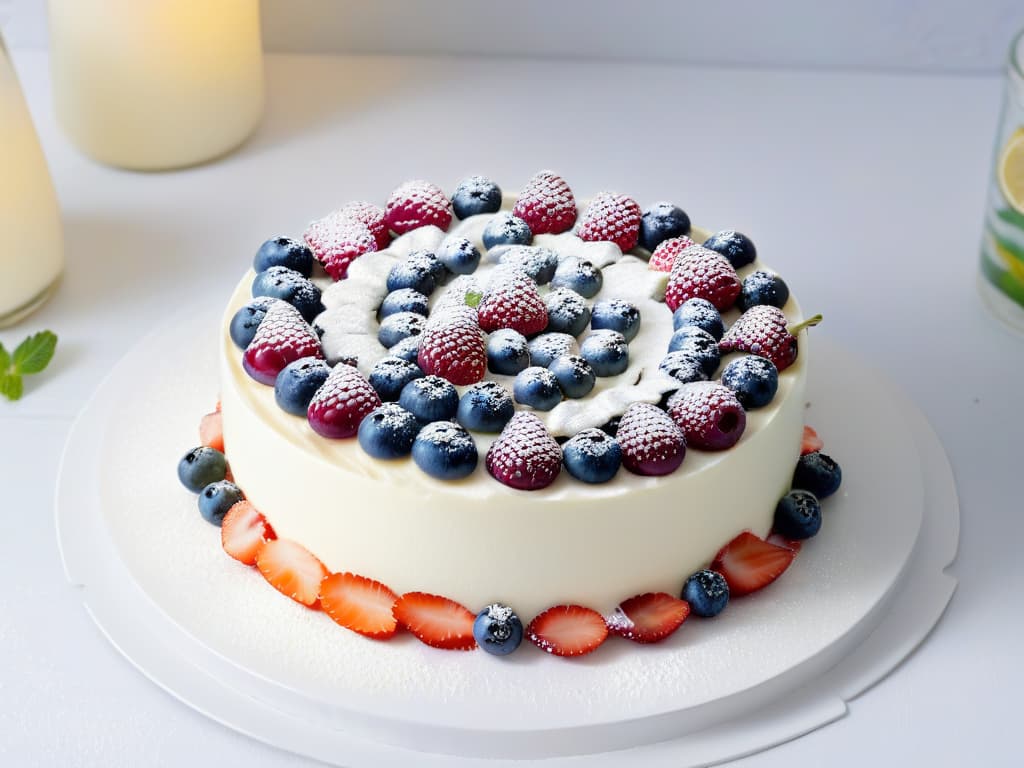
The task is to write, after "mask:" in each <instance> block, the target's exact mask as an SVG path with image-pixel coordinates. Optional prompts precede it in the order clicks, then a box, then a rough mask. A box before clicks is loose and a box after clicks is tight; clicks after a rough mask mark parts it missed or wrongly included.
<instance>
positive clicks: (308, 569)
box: [256, 539, 330, 608]
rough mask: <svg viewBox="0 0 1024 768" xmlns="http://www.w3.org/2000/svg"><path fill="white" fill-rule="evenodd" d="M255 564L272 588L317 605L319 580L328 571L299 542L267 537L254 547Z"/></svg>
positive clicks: (311, 606)
mask: <svg viewBox="0 0 1024 768" xmlns="http://www.w3.org/2000/svg"><path fill="white" fill-rule="evenodd" d="M256 567H257V568H259V569H260V573H262V574H263V578H265V579H266V580H267V581H268V582H269V583H270V586H272V587H273V588H274V589H276V590H277V591H278V592H280V593H281V594H282V595H285V596H286V597H290V598H291V599H292V600H294V601H295V602H297V603H302V604H303V605H305V606H308V607H310V608H315V607H317V600H318V598H319V595H320V582H322V581H323V580H324V579H325V578H327V576H328V575H329V574H330V571H328V570H327V569H326V568H325V567H324V564H323V563H321V562H320V561H319V560H317V559H316V557H314V556H313V555H312V554H311V553H310V552H309V550H307V549H306V548H305V547H303V546H302V545H301V544H296V543H295V542H294V541H290V540H289V539H269V540H268V541H264V542H263V543H262V544H260V545H259V547H258V548H257V549H256Z"/></svg>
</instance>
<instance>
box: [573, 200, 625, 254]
mask: <svg viewBox="0 0 1024 768" xmlns="http://www.w3.org/2000/svg"><path fill="white" fill-rule="evenodd" d="M640 217H641V213H640V206H639V205H638V204H637V202H636V200H634V199H633V198H631V197H628V196H627V195H618V194H615V193H614V192H601V193H599V194H597V195H595V196H594V199H593V200H592V201H591V202H590V205H589V206H587V210H586V211H585V212H584V214H583V217H582V218H581V219H580V223H579V226H578V227H577V228H576V234H577V235H579V237H580V239H581V240H590V241H595V240H610V241H611V242H613V243H615V244H616V245H617V246H619V249H620V250H621V251H622V252H623V253H625V252H626V251H631V250H633V249H634V248H636V242H637V238H639V237H640Z"/></svg>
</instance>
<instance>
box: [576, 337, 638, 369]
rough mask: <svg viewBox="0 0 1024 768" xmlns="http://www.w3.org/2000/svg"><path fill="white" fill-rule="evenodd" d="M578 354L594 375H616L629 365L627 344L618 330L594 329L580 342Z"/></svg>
mask: <svg viewBox="0 0 1024 768" xmlns="http://www.w3.org/2000/svg"><path fill="white" fill-rule="evenodd" d="M580 355H581V356H582V357H583V358H584V359H585V360H586V361H587V362H588V363H590V366H591V368H593V369H594V375H595V376H617V375H618V374H620V373H622V372H623V371H625V370H626V369H627V368H628V367H629V345H628V344H626V337H625V336H623V335H622V334H621V333H619V332H618V331H604V330H602V331H594V332H593V333H591V334H590V335H589V336H587V338H585V339H584V340H583V343H582V344H580Z"/></svg>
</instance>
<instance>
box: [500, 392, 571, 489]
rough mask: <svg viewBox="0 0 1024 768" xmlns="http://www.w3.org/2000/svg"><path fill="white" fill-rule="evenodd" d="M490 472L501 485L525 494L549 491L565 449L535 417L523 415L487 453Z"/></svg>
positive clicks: (521, 412)
mask: <svg viewBox="0 0 1024 768" xmlns="http://www.w3.org/2000/svg"><path fill="white" fill-rule="evenodd" d="M486 465H487V471H488V472H489V473H490V474H491V476H492V477H494V478H495V479H496V480H498V481H499V482H501V483H503V484H505V485H507V486H510V487H512V488H518V489H519V490H524V491H534V490H538V489H540V488H546V487H547V486H549V485H551V483H553V482H554V481H555V479H556V478H557V477H558V474H559V472H561V469H562V449H561V448H560V447H559V446H558V443H557V442H555V439H554V438H553V437H551V435H550V434H548V431H547V429H546V428H545V427H544V423H543V422H542V421H541V420H540V419H538V418H537V417H536V416H535V415H533V414H532V413H527V412H525V411H520V412H519V413H516V415H515V416H513V417H512V419H511V420H510V421H509V423H508V424H506V425H505V429H503V430H502V431H501V435H500V436H499V437H498V439H497V440H496V441H495V442H494V443H493V444H492V445H491V447H490V449H489V450H488V451H487V459H486Z"/></svg>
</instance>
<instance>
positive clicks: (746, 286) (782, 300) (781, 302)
mask: <svg viewBox="0 0 1024 768" xmlns="http://www.w3.org/2000/svg"><path fill="white" fill-rule="evenodd" d="M787 301H789V286H788V285H786V283H785V281H784V280H783V279H782V278H781V277H779V276H778V275H776V274H775V273H773V272H766V271H765V270H763V269H759V270H757V271H756V272H751V273H750V274H749V275H747V276H746V277H745V278H743V288H742V290H741V291H740V295H739V298H738V299H737V300H736V306H737V307H739V309H740V311H741V312H746V311H747V310H748V309H750V308H751V307H755V306H757V305H758V304H768V305H770V306H773V307H778V308H779V309H782V308H783V307H784V306H786V302H787Z"/></svg>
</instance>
